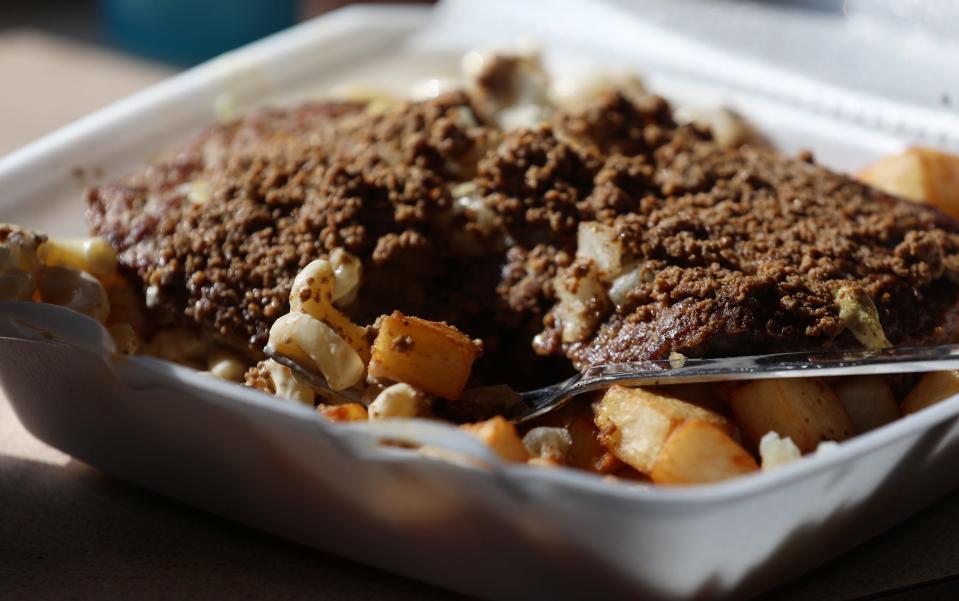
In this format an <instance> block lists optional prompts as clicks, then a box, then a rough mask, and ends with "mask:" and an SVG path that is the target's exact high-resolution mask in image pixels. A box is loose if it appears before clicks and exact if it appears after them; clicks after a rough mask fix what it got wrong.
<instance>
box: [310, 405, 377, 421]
mask: <svg viewBox="0 0 959 601" xmlns="http://www.w3.org/2000/svg"><path fill="white" fill-rule="evenodd" d="M316 412H317V413H319V414H320V415H322V416H323V417H325V418H327V419H328V420H330V421H334V422H365V421H366V420H367V419H368V416H367V414H366V407H364V406H363V405H360V404H359V403H345V404H343V405H323V404H320V405H318V406H317V407H316Z"/></svg>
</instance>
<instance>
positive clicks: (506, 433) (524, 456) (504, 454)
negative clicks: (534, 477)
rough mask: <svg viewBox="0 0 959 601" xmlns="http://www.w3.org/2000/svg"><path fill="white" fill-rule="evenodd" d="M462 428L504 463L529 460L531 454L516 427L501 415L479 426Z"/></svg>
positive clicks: (468, 425)
mask: <svg viewBox="0 0 959 601" xmlns="http://www.w3.org/2000/svg"><path fill="white" fill-rule="evenodd" d="M460 428H461V429H462V430H463V431H464V432H467V433H469V434H470V435H472V436H475V437H476V438H478V439H480V440H482V441H483V442H485V443H486V444H487V446H489V448H491V449H492V450H493V452H494V453H496V454H497V455H499V456H500V458H501V459H503V460H504V461H517V462H522V461H527V460H529V452H528V451H527V450H526V445H524V444H523V440H522V439H521V438H520V437H519V434H518V433H517V432H516V426H514V425H513V424H512V423H511V422H509V421H507V420H506V419H504V418H503V417H502V416H500V415H497V416H496V417H494V418H492V419H488V420H486V421H485V422H479V423H477V424H463V425H462V426H460Z"/></svg>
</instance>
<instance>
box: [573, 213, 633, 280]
mask: <svg viewBox="0 0 959 601" xmlns="http://www.w3.org/2000/svg"><path fill="white" fill-rule="evenodd" d="M576 257H577V258H580V259H588V260H590V261H592V262H593V263H594V264H595V265H596V267H597V269H599V273H600V277H602V278H603V279H604V280H606V281H609V280H612V279H613V278H614V277H616V276H617V275H619V273H620V271H622V269H623V243H622V242H621V241H620V239H619V235H618V234H617V232H616V228H614V227H612V226H610V225H605V224H602V223H598V222H596V221H586V222H583V223H580V224H579V229H578V230H577V232H576Z"/></svg>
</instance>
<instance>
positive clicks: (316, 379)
mask: <svg viewBox="0 0 959 601" xmlns="http://www.w3.org/2000/svg"><path fill="white" fill-rule="evenodd" d="M263 354H264V355H266V356H267V357H269V358H270V359H273V360H274V361H276V362H277V363H279V364H280V365H282V366H284V367H287V368H289V370H290V371H291V372H293V376H294V377H295V378H296V379H297V380H299V381H301V382H303V383H305V384H308V385H309V386H310V387H311V388H313V389H314V390H316V392H317V393H318V394H320V395H321V396H323V397H325V398H327V399H329V400H331V401H333V402H335V403H338V404H345V403H359V402H360V397H361V396H362V394H361V393H360V392H359V391H358V390H356V389H353V388H350V389H347V390H333V389H332V388H330V385H329V383H328V382H327V381H326V378H324V377H323V376H322V375H320V374H318V373H316V372H315V371H313V370H311V369H307V368H306V367H303V366H302V365H300V364H299V363H298V362H296V361H295V360H293V359H291V358H289V357H287V356H285V355H281V354H280V353H278V352H276V349H274V348H273V347H272V346H270V345H266V346H265V347H264V348H263Z"/></svg>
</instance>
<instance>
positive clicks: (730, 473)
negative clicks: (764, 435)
mask: <svg viewBox="0 0 959 601" xmlns="http://www.w3.org/2000/svg"><path fill="white" fill-rule="evenodd" d="M758 469H759V466H758V465H756V460H755V459H753V456H752V455H750V454H749V453H748V452H746V449H744V448H742V447H741V446H740V445H739V444H738V443H737V442H736V441H735V440H733V439H732V438H731V437H730V436H729V434H727V433H726V432H725V431H723V429H722V428H719V427H717V426H716V425H715V424H713V423H711V422H707V421H702V420H699V419H689V420H686V421H685V422H683V423H682V424H681V425H680V426H679V427H677V428H676V429H675V430H673V433H672V434H670V435H669V438H667V439H666V443H665V444H664V445H663V448H662V449H661V450H660V452H659V454H658V456H657V457H656V462H655V464H653V469H652V471H651V472H650V473H649V476H650V478H651V479H652V481H653V482H655V483H656V484H704V483H707V482H718V481H719V480H726V479H729V478H734V477H736V476H740V475H742V474H748V473H749V472H755V471H756V470H758Z"/></svg>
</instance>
